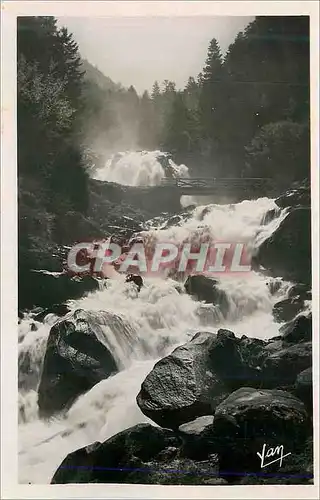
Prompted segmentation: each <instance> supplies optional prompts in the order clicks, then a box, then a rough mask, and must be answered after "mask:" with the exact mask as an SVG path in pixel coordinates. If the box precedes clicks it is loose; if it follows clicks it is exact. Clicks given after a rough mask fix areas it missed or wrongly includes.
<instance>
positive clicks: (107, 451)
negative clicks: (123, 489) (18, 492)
mask: <svg viewBox="0 0 320 500" xmlns="http://www.w3.org/2000/svg"><path fill="white" fill-rule="evenodd" d="M179 445H180V440H179V438H177V437H176V436H175V435H174V434H173V432H172V431H170V430H168V429H160V428H158V427H153V426H152V425H149V424H139V425H136V426H134V427H131V428H130V429H126V430H124V431H122V432H120V433H118V434H116V435H115V436H113V437H111V438H110V439H108V440H107V441H105V442H104V443H94V444H93V445H91V446H90V447H84V448H81V449H79V450H77V451H74V452H72V453H70V454H69V455H68V456H67V457H66V458H65V459H64V460H63V462H62V463H61V465H60V466H59V468H58V469H57V471H56V472H55V474H54V476H53V478H52V480H51V484H59V483H60V484H61V483H92V482H96V483H124V482H129V483H130V482H133V483H137V482H140V481H141V482H142V483H145V482H148V476H149V474H150V472H149V471H148V470H147V465H146V464H147V463H148V462H150V461H151V460H152V459H155V458H156V457H157V456H158V455H159V454H160V453H161V452H163V451H164V450H165V449H166V448H172V447H174V448H177V447H178V446H179ZM137 468H139V469H140V471H136V470H135V469H137ZM143 469H145V470H143Z"/></svg>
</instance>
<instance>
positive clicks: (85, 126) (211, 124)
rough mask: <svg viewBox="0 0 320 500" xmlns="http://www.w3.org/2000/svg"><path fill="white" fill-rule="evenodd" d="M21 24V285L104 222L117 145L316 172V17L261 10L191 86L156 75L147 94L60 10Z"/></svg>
mask: <svg viewBox="0 0 320 500" xmlns="http://www.w3.org/2000/svg"><path fill="white" fill-rule="evenodd" d="M17 31H18V38H17V109H18V170H19V259H20V264H21V263H23V265H20V266H19V273H20V275H19V277H20V283H25V284H26V283H27V282H28V277H27V276H26V275H25V274H23V273H25V272H28V270H29V269H32V268H39V267H40V269H41V266H43V268H45V269H50V268H51V269H54V267H55V266H54V265H53V264H52V262H51V261H52V258H53V257H52V256H54V255H56V253H57V251H58V250H57V247H56V244H58V243H60V244H66V241H68V240H70V241H75V240H77V239H78V238H81V237H83V236H82V235H85V236H86V237H90V235H91V234H94V235H98V234H99V231H100V232H101V231H104V230H105V228H104V227H103V226H102V225H101V223H100V219H101V217H100V218H98V219H99V221H98V223H97V220H96V208H95V207H93V208H92V206H90V201H89V200H90V181H89V178H90V170H91V169H94V168H95V167H97V166H99V164H100V162H104V161H105V156H106V155H107V154H109V153H113V152H116V151H119V150H128V149H135V150H136V149H148V150H153V149H161V150H164V151H168V152H170V153H171V154H172V155H173V159H174V160H175V161H176V162H178V163H185V164H187V165H188V167H189V170H190V172H191V175H193V176H208V177H214V176H223V177H228V176H231V177H232V176H236V177H239V176H251V177H252V176H253V177H272V178H274V179H278V181H279V183H281V182H284V183H285V184H286V185H289V184H290V183H292V182H293V181H299V180H302V179H305V178H308V177H309V168H310V152H309V149H310V148H309V114H310V113H309V19H308V17H294V16H287V17H281V16H278V17H257V18H256V19H255V20H254V21H253V22H252V23H250V24H249V25H248V26H247V28H246V29H245V30H244V32H241V33H239V34H238V36H237V37H236V39H235V41H234V43H232V44H231V45H230V47H229V49H228V51H227V53H226V54H225V55H224V56H223V55H222V53H221V50H220V47H219V42H218V41H217V40H216V39H215V38H213V39H212V40H211V42H210V45H209V48H208V54H207V59H206V61H204V63H203V70H202V72H201V73H200V74H199V75H194V76H190V78H189V79H188V82H187V84H186V86H185V88H184V89H177V88H176V85H175V83H174V82H172V81H170V80H165V81H164V82H160V83H159V82H157V81H156V82H154V85H153V88H152V91H151V92H150V93H149V92H148V91H145V92H144V93H143V94H142V96H139V95H138V94H137V92H136V90H135V89H134V87H133V86H130V87H129V88H124V87H123V86H121V85H120V84H115V83H114V82H113V81H112V80H111V79H110V78H108V77H107V76H105V75H104V74H102V73H101V71H99V69H98V68H96V67H94V66H92V65H91V64H90V62H88V61H86V60H83V59H82V57H81V54H80V52H79V48H78V45H77V43H76V41H75V40H74V38H73V35H72V34H71V33H69V32H68V30H67V29H66V28H60V27H58V24H57V20H56V19H54V18H53V17H20V18H18V25H17ZM213 35H214V34H213ZM104 202H105V203H107V200H104ZM106 209H107V208H106ZM115 210H118V208H115ZM126 210H127V208H126V207H123V211H124V212H125V211H126ZM90 211H91V212H90ZM93 212H94V214H93V215H94V216H92V213H93ZM79 228H80V229H79ZM49 255H50V262H48V260H47V259H48V256H49ZM20 288H21V293H22V294H23V293H24V291H23V289H22V288H23V287H22V286H20ZM19 292H20V290H19Z"/></svg>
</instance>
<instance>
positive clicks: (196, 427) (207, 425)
mask: <svg viewBox="0 0 320 500" xmlns="http://www.w3.org/2000/svg"><path fill="white" fill-rule="evenodd" d="M212 424H213V416H212V415H206V416H203V417H198V418H196V419H195V420H193V421H192V422H188V423H186V424H183V425H180V427H179V435H181V437H182V441H183V447H182V453H183V455H185V456H187V457H190V458H195V459H198V460H201V459H205V458H207V457H208V455H209V454H210V453H213V452H214V442H213V441H212V440H211V439H210V437H211V435H212V430H211V428H212Z"/></svg>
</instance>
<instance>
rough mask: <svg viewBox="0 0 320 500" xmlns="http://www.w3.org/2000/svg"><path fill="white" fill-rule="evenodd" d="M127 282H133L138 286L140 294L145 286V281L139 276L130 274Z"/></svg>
mask: <svg viewBox="0 0 320 500" xmlns="http://www.w3.org/2000/svg"><path fill="white" fill-rule="evenodd" d="M126 282H127V283H129V282H133V283H134V284H135V285H136V286H137V288H138V292H140V290H141V287H142V286H143V279H142V277H141V276H140V275H139V274H128V276H127V277H126Z"/></svg>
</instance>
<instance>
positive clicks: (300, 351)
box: [262, 342, 312, 387]
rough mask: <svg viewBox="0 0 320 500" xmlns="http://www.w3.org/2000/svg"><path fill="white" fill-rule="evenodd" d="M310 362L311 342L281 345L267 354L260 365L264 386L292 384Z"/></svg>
mask: <svg viewBox="0 0 320 500" xmlns="http://www.w3.org/2000/svg"><path fill="white" fill-rule="evenodd" d="M311 363H312V344H311V342H303V343H301V344H295V345H289V346H287V347H284V346H282V349H280V350H278V349H276V350H274V352H272V353H271V354H270V355H269V356H267V357H266V358H265V360H264V362H263V365H262V379H263V384H264V387H284V386H286V385H292V384H294V382H295V379H296V377H297V375H298V373H300V372H301V371H302V370H305V369H306V368H308V367H309V366H310V365H311Z"/></svg>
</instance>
